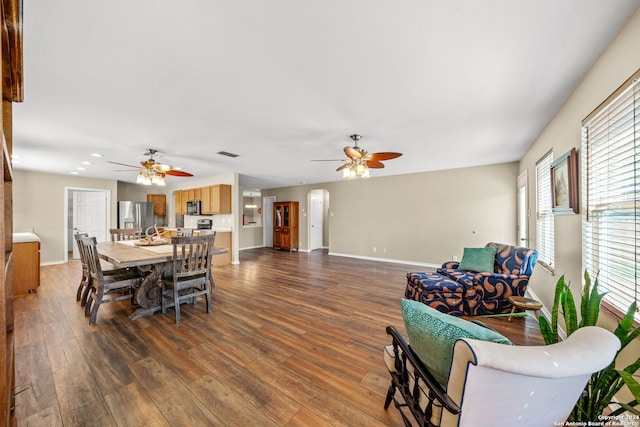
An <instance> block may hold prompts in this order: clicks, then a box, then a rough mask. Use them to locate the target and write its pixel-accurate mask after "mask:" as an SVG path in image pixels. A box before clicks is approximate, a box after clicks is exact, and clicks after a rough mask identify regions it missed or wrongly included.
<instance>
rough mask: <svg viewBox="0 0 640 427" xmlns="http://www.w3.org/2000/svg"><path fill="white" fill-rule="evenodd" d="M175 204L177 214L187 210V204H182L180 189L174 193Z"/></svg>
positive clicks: (182, 213)
mask: <svg viewBox="0 0 640 427" xmlns="http://www.w3.org/2000/svg"><path fill="white" fill-rule="evenodd" d="M173 206H174V208H175V214H176V215H184V214H185V211H186V210H187V206H186V205H183V204H182V196H181V194H180V190H178V191H176V192H174V193H173Z"/></svg>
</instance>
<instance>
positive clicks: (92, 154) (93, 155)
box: [91, 153, 102, 157]
mask: <svg viewBox="0 0 640 427" xmlns="http://www.w3.org/2000/svg"><path fill="white" fill-rule="evenodd" d="M91 157H102V154H100V153H91Z"/></svg>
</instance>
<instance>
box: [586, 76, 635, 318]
mask: <svg viewBox="0 0 640 427" xmlns="http://www.w3.org/2000/svg"><path fill="white" fill-rule="evenodd" d="M639 81H640V70H638V71H637V72H636V73H635V74H634V75H633V76H632V77H631V78H630V79H629V80H628V81H627V82H626V83H625V84H624V85H622V86H621V87H620V88H619V89H618V90H617V91H616V92H614V93H613V94H612V95H611V96H610V97H609V98H608V99H607V100H606V101H605V102H604V103H602V104H601V105H600V107H598V108H597V109H596V110H595V111H594V112H593V113H591V114H590V115H589V117H587V118H586V119H585V120H584V121H583V124H582V164H583V176H582V194H583V206H584V209H583V215H582V233H583V243H584V249H583V264H584V268H585V269H586V270H587V271H588V272H589V274H590V275H591V276H592V278H593V277H595V275H596V274H599V276H598V277H599V284H600V289H601V290H603V291H607V292H608V294H607V295H606V297H605V299H604V301H605V304H607V305H609V306H610V307H611V306H612V308H613V309H614V311H622V312H626V311H627V309H628V308H629V306H630V305H631V303H633V302H634V301H636V302H637V301H638V293H639V289H638V281H639V280H638V278H639V277H640V266H639V262H640V83H639ZM636 320H640V315H639V314H638V313H637V312H636Z"/></svg>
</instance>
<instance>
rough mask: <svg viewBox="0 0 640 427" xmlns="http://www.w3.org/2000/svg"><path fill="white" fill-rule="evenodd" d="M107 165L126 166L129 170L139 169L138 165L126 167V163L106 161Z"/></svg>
mask: <svg viewBox="0 0 640 427" xmlns="http://www.w3.org/2000/svg"><path fill="white" fill-rule="evenodd" d="M107 163H111V164H113V165H120V166H127V167H129V168H136V169H139V168H140V165H137V166H134V165H128V164H126V163H118V162H110V161H108V160H107Z"/></svg>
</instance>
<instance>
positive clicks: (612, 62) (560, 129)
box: [519, 9, 640, 401]
mask: <svg viewBox="0 0 640 427" xmlns="http://www.w3.org/2000/svg"><path fill="white" fill-rule="evenodd" d="M639 41H640V9H637V10H636V12H635V13H634V14H633V15H632V16H631V17H630V18H629V20H628V21H627V23H626V24H625V25H624V27H623V28H622V29H621V30H620V32H619V33H618V35H617V36H616V38H615V39H614V41H613V42H612V43H611V44H610V45H609V46H608V47H607V49H606V50H605V51H604V52H603V53H602V55H601V56H600V58H599V59H598V60H597V61H596V62H595V63H594V65H593V66H592V68H591V69H590V70H589V71H588V72H587V73H586V74H585V76H584V79H583V80H582V81H581V82H580V84H579V85H578V86H577V87H576V89H575V90H574V92H573V93H572V94H571V96H570V97H569V98H568V99H567V100H566V102H565V103H564V105H563V106H562V107H561V108H560V109H559V110H558V112H557V113H556V114H555V116H554V117H553V118H552V120H551V121H550V122H549V124H548V125H547V127H546V129H544V131H543V132H542V133H541V134H540V136H539V137H538V138H537V139H536V141H535V142H534V143H533V145H532V146H531V148H530V149H529V150H528V151H527V153H526V154H525V155H524V157H523V158H522V160H521V162H520V165H519V170H520V171H527V173H528V178H529V185H530V192H529V206H531V216H530V217H529V230H530V232H529V235H530V237H531V244H532V247H535V246H536V239H535V206H536V202H535V191H534V189H535V163H536V161H537V160H538V159H540V157H542V155H544V153H546V152H547V151H549V150H553V155H554V158H558V157H559V156H561V155H562V154H564V153H566V152H567V151H569V150H570V149H571V148H574V147H575V148H577V149H580V144H581V140H580V138H581V135H580V132H581V123H582V120H583V119H584V118H585V117H587V116H588V115H589V114H590V113H591V112H592V111H593V110H594V109H595V108H596V107H597V106H598V105H600V103H602V102H603V101H604V100H605V99H606V98H607V97H608V96H609V95H611V94H612V93H613V92H614V91H615V90H616V89H617V88H618V87H619V86H620V85H621V84H622V83H624V82H625V81H626V80H627V79H628V78H629V77H630V76H631V75H632V74H633V73H634V72H635V71H636V70H638V69H639V68H640V55H639V54H638V52H639V48H640V45H639ZM581 194H582V191H581ZM581 204H582V203H581ZM581 209H582V206H581ZM554 227H555V274H553V275H552V274H551V273H550V272H548V271H546V270H544V269H541V270H539V271H538V273H537V274H536V275H535V276H534V278H533V279H532V281H531V283H530V286H531V288H532V290H533V291H534V292H535V293H536V295H537V296H538V297H539V298H540V299H541V301H542V302H543V303H544V305H545V307H546V308H550V307H551V306H552V305H553V291H554V288H555V283H556V282H557V280H558V278H559V277H560V276H561V275H563V274H564V275H565V279H567V280H569V281H571V288H572V290H573V293H574V298H575V299H576V300H577V301H578V300H579V299H580V288H581V286H582V275H583V272H584V269H583V266H582V246H583V245H582V217H581V215H559V216H556V217H555V225H554ZM589 273H590V274H592V275H593V274H594V273H595V272H589ZM599 323H600V324H601V325H602V326H604V327H606V328H608V329H609V330H613V329H614V328H615V327H616V323H617V320H616V319H614V318H613V316H611V315H609V314H608V313H602V315H601V316H600V318H599ZM638 354H640V342H639V341H638V340H635V341H634V342H633V343H631V345H629V346H628V347H627V348H626V349H625V351H624V353H622V354H621V356H620V357H618V359H617V360H618V362H619V366H622V367H624V366H627V365H628V364H629V363H631V362H632V361H633V360H635V359H636V358H637V355H638ZM622 399H623V400H624V401H628V400H630V395H629V394H625V395H624V397H623V398H622Z"/></svg>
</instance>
